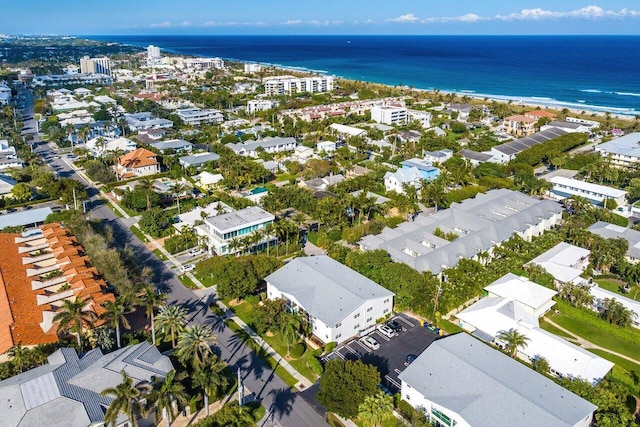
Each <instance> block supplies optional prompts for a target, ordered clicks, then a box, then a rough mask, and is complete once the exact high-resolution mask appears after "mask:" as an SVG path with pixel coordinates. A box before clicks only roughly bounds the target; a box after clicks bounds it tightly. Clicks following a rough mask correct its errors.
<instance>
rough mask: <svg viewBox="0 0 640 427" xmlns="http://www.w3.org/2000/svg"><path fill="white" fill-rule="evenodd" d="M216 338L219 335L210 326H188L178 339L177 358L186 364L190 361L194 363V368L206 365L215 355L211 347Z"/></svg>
mask: <svg viewBox="0 0 640 427" xmlns="http://www.w3.org/2000/svg"><path fill="white" fill-rule="evenodd" d="M216 338H217V335H216V334H214V333H213V332H212V331H211V328H209V327H208V326H205V325H193V326H187V327H186V328H185V329H184V331H182V333H180V337H178V345H177V347H176V357H177V358H178V359H179V360H180V361H181V362H182V363H184V364H186V363H187V362H189V361H192V362H193V364H194V366H195V365H198V364H202V363H205V362H206V361H207V359H208V357H209V356H210V355H212V354H213V351H211V345H212V344H213V341H215V339H216Z"/></svg>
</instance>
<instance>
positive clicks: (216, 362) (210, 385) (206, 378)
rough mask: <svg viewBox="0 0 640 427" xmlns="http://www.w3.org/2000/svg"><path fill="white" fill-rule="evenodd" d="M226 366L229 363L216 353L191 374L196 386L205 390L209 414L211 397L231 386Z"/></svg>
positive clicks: (205, 401) (206, 407) (205, 404)
mask: <svg viewBox="0 0 640 427" xmlns="http://www.w3.org/2000/svg"><path fill="white" fill-rule="evenodd" d="M226 367H227V364H226V363H224V362H223V361H222V360H221V359H220V358H219V357H218V356H217V355H216V354H215V353H214V354H212V355H211V356H210V357H209V359H208V360H207V361H206V363H203V364H200V365H197V366H196V369H195V371H194V372H193V374H192V375H191V378H192V379H193V381H194V383H195V384H196V386H198V387H200V388H202V391H203V392H204V393H203V394H204V408H205V411H206V414H207V416H209V397H210V396H213V397H217V396H219V395H220V393H221V392H222V391H224V390H226V389H227V387H228V386H229V377H228V376H227V375H226V374H225V372H224V370H225V368H226Z"/></svg>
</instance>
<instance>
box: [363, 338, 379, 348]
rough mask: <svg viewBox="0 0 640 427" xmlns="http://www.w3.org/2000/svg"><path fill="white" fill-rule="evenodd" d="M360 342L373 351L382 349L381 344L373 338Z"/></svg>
mask: <svg viewBox="0 0 640 427" xmlns="http://www.w3.org/2000/svg"><path fill="white" fill-rule="evenodd" d="M360 341H361V342H362V344H364V345H366V346H367V347H369V348H370V349H371V350H377V349H379V348H380V343H379V342H378V341H377V340H376V339H375V338H373V337H364V338H362V339H360Z"/></svg>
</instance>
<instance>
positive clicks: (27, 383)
mask: <svg viewBox="0 0 640 427" xmlns="http://www.w3.org/2000/svg"><path fill="white" fill-rule="evenodd" d="M172 369H173V365H172V364H171V361H170V360H169V358H168V357H166V356H162V355H161V354H160V352H159V351H158V349H157V348H156V347H154V346H152V345H150V344H149V343H147V342H146V341H145V342H142V343H140V344H136V345H133V346H128V347H125V348H122V349H120V350H117V351H115V352H113V353H109V354H107V355H102V353H101V352H100V351H99V350H92V351H90V352H89V353H87V354H86V355H85V356H84V357H83V358H82V359H79V358H78V355H77V354H76V352H75V351H74V350H73V349H70V348H63V349H60V350H58V351H56V352H55V353H53V354H52V355H51V356H49V363H48V364H46V365H43V366H40V367H38V368H35V369H32V370H30V371H27V372H25V373H22V374H20V375H16V376H14V377H11V378H8V379H6V380H4V381H0V414H2V417H3V422H5V421H6V422H7V424H6V425H10V426H19V427H31V426H33V427H41V426H45V425H46V426H47V427H57V426H60V427H69V426H70V427H75V426H78V427H85V426H88V425H90V424H93V423H99V422H101V421H102V420H103V419H104V413H105V411H106V408H107V407H108V406H109V404H110V402H111V400H112V398H111V397H103V396H100V392H101V391H103V390H104V389H106V388H108V387H113V386H115V385H117V384H119V383H120V382H121V381H122V376H121V374H120V372H121V371H123V370H124V371H126V372H127V373H128V374H129V375H131V376H132V377H133V379H134V383H139V382H142V381H151V380H152V377H153V376H156V377H164V376H165V375H166V374H167V372H169V371H171V370H172ZM122 421H124V419H123V420H122ZM0 424H2V422H0ZM2 425H5V424H2Z"/></svg>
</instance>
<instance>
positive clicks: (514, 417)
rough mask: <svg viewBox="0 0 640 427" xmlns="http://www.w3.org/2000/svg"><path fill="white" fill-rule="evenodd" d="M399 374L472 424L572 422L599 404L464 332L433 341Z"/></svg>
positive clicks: (531, 426) (535, 426)
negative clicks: (587, 399) (590, 401)
mask: <svg viewBox="0 0 640 427" xmlns="http://www.w3.org/2000/svg"><path fill="white" fill-rule="evenodd" d="M399 378H400V379H401V380H402V381H403V382H404V383H407V384H410V385H411V387H413V388H415V389H416V390H417V391H419V392H420V393H421V394H422V395H423V396H425V397H426V398H427V399H429V400H430V401H432V402H435V403H436V404H438V405H441V406H442V407H444V408H447V409H450V410H451V411H455V412H456V413H458V414H460V416H461V417H462V418H464V420H465V421H466V422H467V423H468V424H469V425H473V426H493V427H502V426H504V427H507V426H508V427H511V426H517V425H527V426H528V427H552V426H554V427H556V426H557V427H560V426H563V427H564V426H567V427H569V426H574V425H576V424H578V423H580V421H582V420H583V419H585V418H587V417H589V416H590V415H591V414H592V413H593V411H595V410H596V409H597V407H596V406H595V405H593V404H591V403H589V402H587V401H586V400H584V399H582V398H581V397H579V396H577V395H575V394H573V393H571V392H570V391H568V390H566V389H565V388H562V387H560V386H559V385H558V384H556V383H554V382H553V381H552V380H550V379H548V378H546V377H544V376H542V375H540V374H538V373H537V372H535V371H534V370H533V369H530V368H528V367H526V366H524V365H522V364H520V363H519V362H517V361H515V360H513V359H511V358H510V357H508V356H506V355H505V354H502V353H501V352H499V351H498V350H495V349H493V348H491V347H490V346H488V345H486V344H484V343H482V342H480V341H478V340H476V339H474V338H473V337H470V336H469V335H467V334H465V333H459V334H455V335H450V336H448V337H445V338H442V339H439V340H436V341H434V342H433V343H432V344H431V345H430V346H429V347H427V349H426V350H425V351H424V352H422V354H420V356H418V358H417V359H416V360H415V361H414V362H413V363H411V365H409V367H408V368H407V369H405V370H404V372H402V373H401V374H400V376H399Z"/></svg>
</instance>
